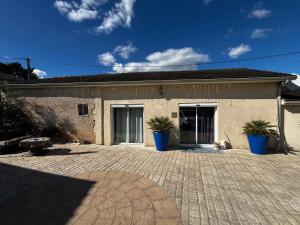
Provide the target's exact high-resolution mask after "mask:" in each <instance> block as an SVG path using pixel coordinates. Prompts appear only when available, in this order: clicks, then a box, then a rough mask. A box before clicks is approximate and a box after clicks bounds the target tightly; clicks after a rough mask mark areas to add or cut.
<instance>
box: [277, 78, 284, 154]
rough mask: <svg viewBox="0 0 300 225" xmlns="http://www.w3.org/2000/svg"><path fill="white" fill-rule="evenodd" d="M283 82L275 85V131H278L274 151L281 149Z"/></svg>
mask: <svg viewBox="0 0 300 225" xmlns="http://www.w3.org/2000/svg"><path fill="white" fill-rule="evenodd" d="M282 84H283V82H280V83H279V84H278V87H277V123H278V124H277V127H278V128H277V132H278V140H277V142H278V143H277V147H276V152H279V151H280V150H282V147H283V146H282V140H283V139H282V137H281V135H282V134H283V132H281V131H282V111H281V110H282V107H281V86H282Z"/></svg>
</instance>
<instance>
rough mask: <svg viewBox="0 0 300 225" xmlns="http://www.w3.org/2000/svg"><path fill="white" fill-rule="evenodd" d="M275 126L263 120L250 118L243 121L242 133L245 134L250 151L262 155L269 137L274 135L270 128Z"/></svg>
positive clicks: (274, 132)
mask: <svg viewBox="0 0 300 225" xmlns="http://www.w3.org/2000/svg"><path fill="white" fill-rule="evenodd" d="M273 127H275V126H272V125H270V122H267V121H264V120H252V121H250V122H247V123H245V125H244V126H243V133H244V134H245V135H247V139H248V143H249V147H250V150H251V152H252V153H254V154H258V155H262V154H265V153H266V149H267V145H268V140H269V137H270V136H272V135H276V134H277V132H276V131H275V130H274V129H272V128H273Z"/></svg>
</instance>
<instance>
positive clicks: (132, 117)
mask: <svg viewBox="0 0 300 225" xmlns="http://www.w3.org/2000/svg"><path fill="white" fill-rule="evenodd" d="M143 111H144V110H143V108H142V107H134V106H130V105H127V106H118V107H114V108H113V114H114V126H113V127H114V143H115V144H118V143H143V142H144V140H143V136H144V131H143Z"/></svg>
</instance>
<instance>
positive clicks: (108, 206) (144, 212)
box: [69, 171, 182, 225]
mask: <svg viewBox="0 0 300 225" xmlns="http://www.w3.org/2000/svg"><path fill="white" fill-rule="evenodd" d="M77 177H78V178H80V179H83V180H88V181H92V182H95V185H94V186H93V188H92V189H90V191H89V192H88V196H87V197H86V198H85V199H84V201H83V204H82V206H83V207H87V210H86V211H82V210H81V207H80V208H79V209H77V210H76V212H75V217H74V218H72V220H71V221H69V223H70V224H72V223H73V222H74V224H85V222H88V223H89V224H103V225H104V224H105V225H106V224H107V225H110V224H120V225H121V224H128V225H130V224H137V225H140V224H143V225H148V224H149V225H160V224H161V225H168V224H170V225H171V224H172V225H173V224H174V225H175V224H176V225H181V224H182V220H181V216H180V211H179V210H178V208H177V206H176V204H175V201H174V200H173V199H172V198H171V196H170V195H169V194H168V193H167V192H166V191H165V190H164V189H163V188H161V187H160V186H159V185H158V184H156V183H154V182H153V181H150V180H148V179H147V178H145V177H143V176H141V175H137V174H133V173H128V172H121V171H101V172H89V173H85V174H81V175H79V176H77Z"/></svg>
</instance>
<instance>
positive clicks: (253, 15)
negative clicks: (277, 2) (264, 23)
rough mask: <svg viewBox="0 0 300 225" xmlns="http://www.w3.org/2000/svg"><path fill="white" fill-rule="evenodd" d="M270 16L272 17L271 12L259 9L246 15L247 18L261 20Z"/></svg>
mask: <svg viewBox="0 0 300 225" xmlns="http://www.w3.org/2000/svg"><path fill="white" fill-rule="evenodd" d="M271 15H272V11H271V10H269V9H262V8H260V9H254V10H251V11H250V13H249V14H248V18H253V19H263V18H266V17H269V16H271Z"/></svg>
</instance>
